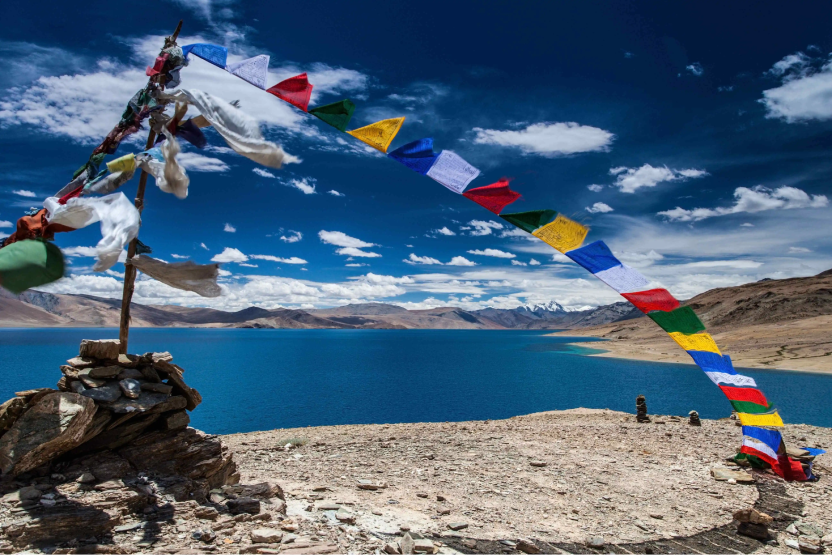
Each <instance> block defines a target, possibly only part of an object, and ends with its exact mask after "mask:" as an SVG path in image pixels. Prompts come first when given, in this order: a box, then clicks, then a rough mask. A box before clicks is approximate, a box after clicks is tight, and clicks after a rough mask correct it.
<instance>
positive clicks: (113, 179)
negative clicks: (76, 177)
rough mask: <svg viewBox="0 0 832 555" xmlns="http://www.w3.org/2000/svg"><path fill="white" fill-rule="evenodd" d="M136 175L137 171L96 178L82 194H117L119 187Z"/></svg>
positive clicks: (86, 186)
mask: <svg viewBox="0 0 832 555" xmlns="http://www.w3.org/2000/svg"><path fill="white" fill-rule="evenodd" d="M134 175H135V171H129V172H116V173H110V174H107V175H103V176H101V177H100V178H96V179H94V180H92V181H90V182H89V183H87V184H86V185H84V190H83V193H82V194H84V195H89V194H94V195H109V194H110V193H114V192H116V191H117V190H118V189H119V187H121V186H122V185H124V184H125V183H127V182H128V181H130V180H131V179H133V176H134ZM61 200H63V199H61Z"/></svg>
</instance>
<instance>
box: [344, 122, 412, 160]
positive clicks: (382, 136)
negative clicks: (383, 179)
mask: <svg viewBox="0 0 832 555" xmlns="http://www.w3.org/2000/svg"><path fill="white" fill-rule="evenodd" d="M403 123H404V118H391V119H383V120H381V121H377V122H375V123H371V124H370V125H366V126H364V127H359V128H358V129H353V130H352V131H347V133H348V134H349V135H352V136H353V137H355V138H356V139H358V140H359V141H361V142H362V143H366V144H368V145H370V146H371V147H373V148H374V149H376V150H380V151H381V152H384V153H386V152H387V147H389V146H390V143H392V142H393V139H394V138H395V137H396V135H397V134H398V133H399V129H401V128H402V124H403Z"/></svg>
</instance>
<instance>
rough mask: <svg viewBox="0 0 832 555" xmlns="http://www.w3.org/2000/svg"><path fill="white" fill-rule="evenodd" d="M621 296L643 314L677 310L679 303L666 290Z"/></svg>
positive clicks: (622, 294) (649, 290) (623, 294)
mask: <svg viewBox="0 0 832 555" xmlns="http://www.w3.org/2000/svg"><path fill="white" fill-rule="evenodd" d="M567 256H568V255H567ZM621 296H622V297H624V298H625V299H627V300H628V301H630V303H632V305H633V306H635V307H636V308H637V309H639V310H640V311H642V312H643V313H645V314H647V313H648V312H652V311H654V310H660V311H662V312H670V311H671V310H675V309H677V308H679V301H677V300H676V299H675V298H674V297H673V295H671V294H670V291H668V290H667V289H648V290H647V291H637V292H635V293H621Z"/></svg>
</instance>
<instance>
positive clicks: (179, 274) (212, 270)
mask: <svg viewBox="0 0 832 555" xmlns="http://www.w3.org/2000/svg"><path fill="white" fill-rule="evenodd" d="M127 264H132V265H133V266H135V267H136V269H137V270H140V271H141V272H142V273H143V274H145V275H148V276H150V277H152V278H153V279H155V280H156V281H161V282H162V283H164V284H165V285H169V286H171V287H173V288H175V289H181V290H182V291H193V292H194V293H196V294H198V295H200V296H202V297H219V296H220V295H221V294H222V290H221V289H220V286H219V285H218V284H217V277H218V276H219V267H220V265H219V264H197V263H195V262H192V261H190V260H188V261H187V262H174V263H172V264H168V263H167V262H165V261H163V260H158V259H156V258H151V257H149V256H144V255H139V256H134V257H133V258H131V259H129V260H128V261H127Z"/></svg>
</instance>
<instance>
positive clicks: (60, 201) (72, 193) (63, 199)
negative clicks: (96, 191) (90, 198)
mask: <svg viewBox="0 0 832 555" xmlns="http://www.w3.org/2000/svg"><path fill="white" fill-rule="evenodd" d="M84 185H85V184H84V183H82V184H81V185H80V186H78V187H76V188H75V189H73V190H71V191H70V192H68V193H67V194H65V195H64V196H62V197H61V198H59V199H58V204H66V201H68V200H69V199H71V198H75V197H80V196H81V193H83V192H84Z"/></svg>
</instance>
